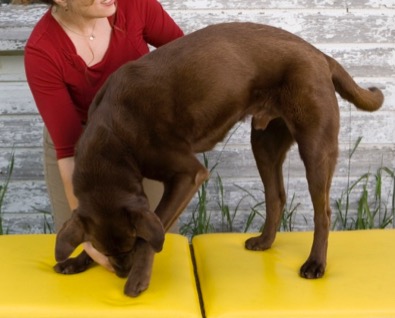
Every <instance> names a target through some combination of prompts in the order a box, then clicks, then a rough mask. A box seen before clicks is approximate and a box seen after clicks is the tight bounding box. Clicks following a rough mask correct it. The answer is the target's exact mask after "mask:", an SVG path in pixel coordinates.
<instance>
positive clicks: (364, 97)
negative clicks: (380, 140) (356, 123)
mask: <svg viewBox="0 0 395 318" xmlns="http://www.w3.org/2000/svg"><path fill="white" fill-rule="evenodd" d="M325 57H326V59H327V61H328V63H329V67H330V69H331V71H332V82H333V84H334V85H335V89H336V92H338V93H339V94H340V96H341V97H342V98H344V99H345V100H347V101H349V102H351V103H353V104H354V105H355V106H356V107H357V108H359V109H362V110H366V111H370V112H372V111H375V110H377V109H379V108H380V107H381V105H382V104H383V102H384V95H383V93H382V92H381V90H380V89H379V88H377V87H369V89H364V88H362V87H360V86H358V84H357V83H355V81H354V80H353V79H352V77H351V76H350V74H348V73H347V72H346V70H345V69H344V68H343V67H342V66H341V65H340V64H339V63H338V62H337V61H336V60H334V59H333V58H331V57H329V56H327V55H326V56H325Z"/></svg>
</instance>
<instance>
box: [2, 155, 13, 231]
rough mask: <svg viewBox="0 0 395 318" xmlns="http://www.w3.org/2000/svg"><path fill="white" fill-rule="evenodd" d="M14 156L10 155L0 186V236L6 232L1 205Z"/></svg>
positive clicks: (11, 170)
mask: <svg viewBox="0 0 395 318" xmlns="http://www.w3.org/2000/svg"><path fill="white" fill-rule="evenodd" d="M14 163H15V156H14V153H12V154H11V159H10V163H9V164H8V167H7V170H6V172H5V179H4V180H3V181H2V183H1V184H0V235H3V234H6V233H7V232H8V231H7V230H6V231H5V230H4V228H3V204H4V198H5V195H6V193H7V189H8V185H9V183H10V180H11V176H12V172H13V170H14Z"/></svg>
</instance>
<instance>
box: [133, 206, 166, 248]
mask: <svg viewBox="0 0 395 318" xmlns="http://www.w3.org/2000/svg"><path fill="white" fill-rule="evenodd" d="M128 213H129V219H130V223H131V224H132V226H133V227H134V228H135V229H136V235H137V237H140V238H142V239H143V240H145V241H146V242H148V243H149V244H150V245H151V246H152V248H153V249H154V251H155V252H160V251H161V250H162V248H163V243H164V241H165V230H164V228H163V225H162V222H161V221H160V219H159V217H158V216H157V215H156V214H155V213H153V212H151V211H149V210H138V211H136V210H134V211H131V210H129V209H128Z"/></svg>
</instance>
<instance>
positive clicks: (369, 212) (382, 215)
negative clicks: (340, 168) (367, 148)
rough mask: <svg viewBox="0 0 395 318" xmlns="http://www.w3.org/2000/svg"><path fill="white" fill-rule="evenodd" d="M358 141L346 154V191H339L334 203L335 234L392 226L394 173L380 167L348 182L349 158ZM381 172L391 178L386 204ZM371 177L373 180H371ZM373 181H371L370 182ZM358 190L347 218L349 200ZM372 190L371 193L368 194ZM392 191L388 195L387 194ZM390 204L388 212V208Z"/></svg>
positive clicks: (394, 208)
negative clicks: (336, 231)
mask: <svg viewBox="0 0 395 318" xmlns="http://www.w3.org/2000/svg"><path fill="white" fill-rule="evenodd" d="M361 140H362V137H359V138H358V139H357V141H356V143H355V145H354V147H353V148H352V149H351V150H350V153H349V157H348V169H347V187H346V189H345V190H344V191H342V193H341V196H340V198H339V199H337V200H336V201H335V207H336V217H335V220H334V222H333V225H332V228H333V229H338V230H362V229H373V228H386V227H388V226H390V225H391V224H392V226H394V216H395V177H394V171H393V170H391V169H389V168H388V167H383V166H382V167H380V168H379V169H378V170H377V171H376V173H375V174H372V173H371V172H367V173H364V174H363V175H362V176H360V177H359V178H358V179H357V180H356V181H354V182H351V177H350V170H351V158H352V156H353V154H354V153H355V150H356V149H357V147H358V145H359V144H360V142H361ZM383 172H384V173H386V175H387V177H389V178H391V182H392V189H391V190H390V193H389V194H388V198H389V200H383V196H384V195H385V194H384V193H383ZM372 176H373V177H374V178H372ZM372 179H373V180H372ZM359 189H361V190H360V191H361V193H360V195H359V199H358V200H357V202H356V203H357V208H356V215H355V216H354V215H350V214H351V208H350V205H351V197H352V194H353V192H354V191H356V190H359ZM370 189H374V193H373V194H371V193H370ZM391 191H392V194H391ZM384 202H390V203H391V208H390V209H389V208H388V206H387V205H388V203H387V204H385V203H384Z"/></svg>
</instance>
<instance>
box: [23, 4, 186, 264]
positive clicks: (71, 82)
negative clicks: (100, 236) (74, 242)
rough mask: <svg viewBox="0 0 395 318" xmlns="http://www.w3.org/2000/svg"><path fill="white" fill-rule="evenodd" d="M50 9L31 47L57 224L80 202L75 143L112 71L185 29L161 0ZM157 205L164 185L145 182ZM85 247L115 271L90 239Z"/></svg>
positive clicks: (28, 53) (31, 75)
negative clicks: (75, 176) (74, 175)
mask: <svg viewBox="0 0 395 318" xmlns="http://www.w3.org/2000/svg"><path fill="white" fill-rule="evenodd" d="M42 2H45V3H47V4H50V5H51V6H50V8H49V10H48V11H47V12H46V13H45V14H44V16H43V17H42V18H41V19H40V21H39V22H38V23H37V25H36V26H35V28H34V29H33V32H32V34H31V35H30V38H29V39H28V42H27V44H26V48H25V69H26V76H27V81H28V83H29V86H30V89H31V91H32V94H33V97H34V100H35V102H36V105H37V108H38V110H39V112H40V114H41V116H42V119H43V121H44V125H45V128H44V165H45V178H46V183H47V188H48V193H49V197H50V201H51V205H52V210H53V215H54V222H55V229H56V230H59V229H60V228H61V227H62V224H63V223H64V221H66V220H67V219H69V218H70V216H71V213H72V212H71V211H72V210H74V209H75V208H76V207H77V205H78V201H77V199H76V197H75V196H74V194H73V188H72V182H71V177H72V173H73V169H74V157H73V156H74V147H75V144H76V142H77V140H78V138H79V136H80V135H81V133H82V131H83V127H84V125H85V123H86V120H87V113H88V108H89V105H90V103H91V101H92V99H93V97H94V95H95V94H96V92H97V91H98V89H99V88H100V87H101V86H102V84H103V83H104V81H105V80H106V79H107V77H108V76H109V75H110V74H111V73H112V72H114V71H115V70H116V69H117V68H119V67H120V66H121V65H122V64H124V63H126V62H127V61H130V60H134V59H137V58H139V57H140V56H142V55H144V54H146V53H148V52H149V47H148V45H152V46H155V47H158V46H161V45H163V44H165V43H168V42H170V41H172V40H174V39H176V38H178V37H181V36H182V35H183V32H182V31H181V29H180V28H179V27H178V26H177V25H176V23H175V22H174V21H173V20H172V19H171V17H170V16H169V15H168V14H167V13H166V12H165V11H164V10H163V8H162V6H161V5H160V4H159V3H158V2H157V0H117V1H115V0H43V1H42ZM144 188H145V191H146V194H147V196H148V199H149V201H150V205H151V208H152V209H154V208H155V205H156V204H157V202H158V200H159V198H160V197H161V195H162V191H163V189H162V188H161V184H158V183H155V182H154V181H152V180H144ZM84 249H85V250H86V252H87V253H88V254H89V255H90V256H91V257H92V258H93V259H94V260H95V261H96V262H98V263H99V264H101V265H103V266H105V267H106V268H108V269H110V270H111V266H110V265H109V263H108V260H107V258H106V257H104V255H101V254H100V253H99V252H98V251H96V250H95V249H94V248H93V247H92V246H91V244H89V242H86V243H85V244H84Z"/></svg>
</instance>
